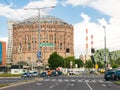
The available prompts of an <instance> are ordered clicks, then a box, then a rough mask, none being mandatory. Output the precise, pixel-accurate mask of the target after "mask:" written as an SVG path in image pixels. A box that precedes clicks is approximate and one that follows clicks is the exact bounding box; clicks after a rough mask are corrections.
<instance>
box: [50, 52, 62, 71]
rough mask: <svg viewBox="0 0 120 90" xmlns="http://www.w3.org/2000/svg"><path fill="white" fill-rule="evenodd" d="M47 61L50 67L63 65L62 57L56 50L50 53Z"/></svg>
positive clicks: (54, 67)
mask: <svg viewBox="0 0 120 90" xmlns="http://www.w3.org/2000/svg"><path fill="white" fill-rule="evenodd" d="M48 63H49V67H50V68H51V69H56V68H57V67H63V63H64V59H63V57H62V56H60V55H59V54H57V52H54V53H53V54H51V55H50V58H49V59H48Z"/></svg>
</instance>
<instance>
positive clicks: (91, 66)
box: [85, 60, 94, 68]
mask: <svg viewBox="0 0 120 90" xmlns="http://www.w3.org/2000/svg"><path fill="white" fill-rule="evenodd" d="M85 67H86V68H93V67H94V64H93V63H92V61H91V60H88V61H86V62H85Z"/></svg>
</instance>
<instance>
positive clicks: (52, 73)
mask: <svg viewBox="0 0 120 90" xmlns="http://www.w3.org/2000/svg"><path fill="white" fill-rule="evenodd" d="M55 76H58V72H57V71H52V72H51V74H50V77H55Z"/></svg>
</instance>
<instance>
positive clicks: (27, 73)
mask: <svg viewBox="0 0 120 90" xmlns="http://www.w3.org/2000/svg"><path fill="white" fill-rule="evenodd" d="M30 76H31V73H29V72H25V73H23V74H22V76H21V77H30Z"/></svg>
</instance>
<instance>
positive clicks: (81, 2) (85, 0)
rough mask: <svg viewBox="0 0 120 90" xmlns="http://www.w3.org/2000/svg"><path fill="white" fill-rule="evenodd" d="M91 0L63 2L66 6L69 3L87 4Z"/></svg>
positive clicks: (67, 0) (75, 4)
mask: <svg viewBox="0 0 120 90" xmlns="http://www.w3.org/2000/svg"><path fill="white" fill-rule="evenodd" d="M89 1H91V0H77V1H75V0H66V1H65V2H63V3H62V4H63V5H64V6H65V5H67V4H72V5H73V6H78V5H86V3H88V2H89Z"/></svg>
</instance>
